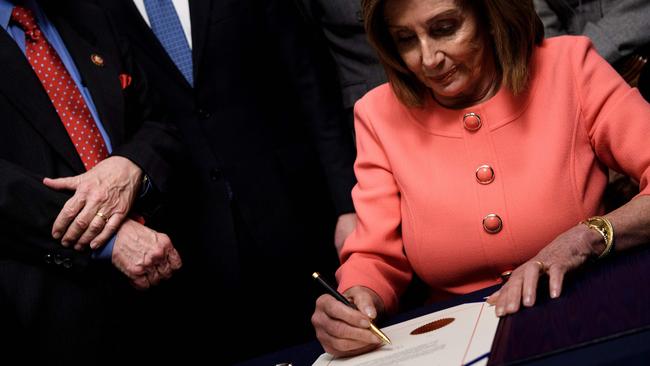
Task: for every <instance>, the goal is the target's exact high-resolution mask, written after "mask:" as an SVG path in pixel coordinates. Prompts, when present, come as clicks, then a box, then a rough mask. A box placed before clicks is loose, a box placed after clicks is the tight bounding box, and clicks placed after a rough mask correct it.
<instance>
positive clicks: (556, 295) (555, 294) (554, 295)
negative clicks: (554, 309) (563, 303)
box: [551, 290, 560, 299]
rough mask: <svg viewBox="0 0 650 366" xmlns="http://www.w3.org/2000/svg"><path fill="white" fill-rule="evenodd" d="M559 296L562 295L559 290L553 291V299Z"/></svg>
mask: <svg viewBox="0 0 650 366" xmlns="http://www.w3.org/2000/svg"><path fill="white" fill-rule="evenodd" d="M559 296H560V294H559V293H558V290H553V291H551V298H552V299H557V298H558V297H559Z"/></svg>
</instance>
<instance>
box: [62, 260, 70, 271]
mask: <svg viewBox="0 0 650 366" xmlns="http://www.w3.org/2000/svg"><path fill="white" fill-rule="evenodd" d="M63 268H67V269H69V268H72V259H70V258H65V259H64V260H63Z"/></svg>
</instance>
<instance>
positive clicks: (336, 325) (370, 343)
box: [311, 286, 384, 357]
mask: <svg viewBox="0 0 650 366" xmlns="http://www.w3.org/2000/svg"><path fill="white" fill-rule="evenodd" d="M343 295H344V296H345V297H347V298H348V299H349V300H350V302H352V303H353V304H355V305H356V307H357V308H358V309H359V310H355V309H353V308H350V307H348V306H346V305H345V304H343V303H342V302H340V301H338V300H336V299H335V298H334V297H332V296H331V295H329V294H325V295H322V296H320V297H319V298H318V300H316V310H314V314H313V315H312V316H311V322H312V324H313V325H314V328H315V329H316V337H317V338H318V340H319V341H320V343H321V345H322V346H323V348H324V349H325V352H327V353H329V354H331V355H333V356H336V357H347V356H354V355H358V354H361V353H365V352H368V351H370V350H373V349H375V348H377V347H379V346H381V345H382V341H381V340H380V339H379V338H377V336H375V335H374V334H373V333H372V332H371V331H370V329H369V327H370V322H369V320H371V319H374V318H376V317H377V313H378V312H382V311H383V308H384V305H383V301H382V300H381V298H380V297H379V295H377V293H375V292H374V291H372V290H371V289H369V288H367V287H362V286H355V287H352V288H350V289H349V290H347V291H346V292H345V293H344V294H343Z"/></svg>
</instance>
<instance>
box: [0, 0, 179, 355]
mask: <svg viewBox="0 0 650 366" xmlns="http://www.w3.org/2000/svg"><path fill="white" fill-rule="evenodd" d="M73 5H74V6H73ZM43 7H44V10H45V11H46V14H47V15H48V18H49V19H50V20H51V22H52V23H53V24H54V25H55V26H56V28H57V30H58V31H59V33H60V34H61V37H62V39H63V40H64V42H65V44H66V47H67V48H68V50H69V52H70V54H71V56H72V58H73V59H74V61H75V63H76V65H77V67H78V69H79V72H80V74H81V76H82V79H83V82H84V83H85V85H86V86H87V87H88V88H89V90H90V92H91V94H92V97H93V100H94V102H95V104H96V107H97V110H98V113H99V116H100V118H101V120H102V122H103V124H104V126H105V127H106V130H107V132H108V134H109V135H110V138H111V142H112V144H113V146H114V151H113V154H115V155H121V156H124V157H127V158H128V159H130V160H132V161H133V162H135V163H136V164H138V165H139V166H140V167H142V168H143V170H144V171H145V172H146V173H147V174H148V175H149V176H150V177H151V180H152V182H155V185H156V187H155V189H156V190H158V191H165V190H166V189H167V186H168V179H167V177H168V176H169V173H168V171H167V170H168V167H169V165H170V161H171V160H172V158H173V157H174V156H175V155H177V152H176V147H177V146H178V143H177V141H176V140H175V138H174V137H173V135H172V134H171V133H172V132H171V130H170V128H169V126H166V125H163V124H162V123H160V122H153V121H150V120H147V119H148V117H149V116H150V115H151V108H150V107H147V106H146V103H145V102H146V97H145V96H146V88H147V86H146V83H145V81H144V79H143V78H142V74H141V73H140V72H139V71H138V70H137V69H136V68H135V67H134V64H133V62H132V60H131V58H130V56H129V55H128V50H127V48H126V47H125V43H123V42H121V41H120V40H119V39H118V37H117V33H116V32H115V29H114V27H113V26H112V24H111V23H110V22H109V20H108V19H109V18H108V17H107V16H106V14H105V12H104V11H102V10H101V9H99V8H97V7H94V6H91V5H86V4H83V5H75V4H72V3H68V2H66V1H56V2H54V1H53V2H48V3H45V2H44V3H43ZM93 54H99V55H101V56H102V58H103V59H104V65H103V67H99V66H97V65H95V64H94V63H93V62H92V61H91V55H93ZM0 65H2V67H1V68H0V75H1V76H0V122H1V124H0V125H1V126H2V133H0V232H1V234H0V319H1V320H0V323H3V324H7V325H8V326H7V327H4V326H3V328H5V329H4V330H3V332H2V333H3V334H4V336H3V339H0V341H2V349H3V350H5V351H14V352H16V354H20V353H21V351H20V349H22V348H23V347H25V346H26V345H28V346H29V350H30V351H29V352H27V353H25V354H22V355H21V358H22V359H25V357H27V359H29V358H30V357H32V356H33V357H36V358H38V359H41V357H42V359H48V357H51V356H52V355H51V354H50V355H48V354H47V353H48V352H50V351H52V350H56V349H58V351H57V352H60V348H61V347H68V348H71V349H72V348H73V349H75V350H76V351H75V353H66V354H65V355H60V356H61V357H58V356H57V362H58V361H60V362H64V361H66V360H67V361H71V360H77V361H78V360H79V359H83V358H85V357H88V358H87V360H89V361H90V362H91V363H92V362H93V361H94V360H97V358H98V357H99V358H101V357H102V355H101V354H100V353H94V351H96V350H98V349H103V347H107V348H106V349H107V350H111V344H112V343H110V342H106V345H103V344H102V343H103V342H104V340H105V339H106V338H107V336H108V338H109V339H110V337H111V336H110V335H109V333H110V328H111V326H110V322H112V320H111V319H110V317H109V315H110V314H111V313H112V314H117V313H118V311H117V308H111V307H110V305H108V306H107V304H109V303H110V299H111V298H113V295H114V294H115V292H114V291H115V288H114V285H115V283H114V281H115V280H116V279H114V278H112V277H113V276H115V277H116V278H117V281H119V282H123V283H127V279H126V278H125V277H123V276H122V275H121V274H119V273H117V271H116V270H114V269H113V268H112V266H111V265H110V263H98V262H97V261H94V260H91V259H90V254H89V253H88V252H83V253H80V252H76V251H74V250H70V249H66V248H63V247H62V246H61V245H60V243H59V242H57V241H56V240H54V239H52V237H51V228H52V223H53V221H54V219H55V218H56V216H57V214H58V213H59V211H60V210H61V208H62V206H63V204H64V203H65V201H66V200H67V199H68V198H69V197H70V194H68V193H62V192H55V191H52V190H50V189H48V188H46V187H45V186H44V185H43V184H42V183H41V181H42V179H43V177H45V176H47V177H65V176H73V175H78V174H80V173H83V172H84V167H83V165H82V162H81V160H80V158H79V156H78V155H77V153H76V150H75V148H74V146H73V145H72V143H71V141H70V139H69V137H68V135H67V133H66V130H65V128H64V126H63V124H62V123H61V120H60V119H59V117H58V115H57V113H56V111H55V110H54V107H53V106H52V103H51V102H50V100H49V98H48V96H47V94H46V92H45V90H44V89H43V87H42V85H41V83H40V81H39V80H38V78H37V76H36V74H35V73H34V72H33V70H32V69H31V66H30V65H29V63H28V61H27V58H26V57H25V56H24V55H23V53H22V52H21V51H20V49H19V47H18V46H17V44H16V43H15V42H14V40H12V39H11V37H10V36H9V35H8V34H7V33H6V32H5V31H4V30H2V31H0ZM120 74H129V75H131V76H132V80H133V83H132V85H130V86H129V87H128V88H127V89H125V90H122V88H121V84H120V81H119V75H120ZM143 121H144V123H143ZM107 309H110V310H107ZM12 327H13V328H12ZM5 336H6V337H8V338H7V339H4V337H5ZM5 342H8V343H5ZM113 343H114V342H113ZM12 345H13V346H12ZM77 351H79V352H77Z"/></svg>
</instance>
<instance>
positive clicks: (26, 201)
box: [0, 160, 91, 272]
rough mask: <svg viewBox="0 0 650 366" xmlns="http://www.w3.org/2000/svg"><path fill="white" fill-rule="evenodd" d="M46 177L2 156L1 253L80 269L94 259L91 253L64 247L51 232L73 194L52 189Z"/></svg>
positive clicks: (0, 184) (0, 193)
mask: <svg viewBox="0 0 650 366" xmlns="http://www.w3.org/2000/svg"><path fill="white" fill-rule="evenodd" d="M42 181H43V177H39V176H36V175H35V174H33V173H31V172H28V171H27V170H25V169H23V168H21V167H19V166H17V165H15V164H13V163H11V162H8V161H6V160H0V231H1V232H2V235H1V237H0V243H1V244H0V254H1V256H5V255H6V256H9V257H13V258H19V259H21V260H24V261H27V262H31V263H34V264H37V265H43V264H48V265H62V266H64V267H65V268H66V269H69V270H72V271H75V272H80V271H82V270H83V269H85V268H87V266H88V264H89V263H90V261H91V259H90V253H89V252H88V251H86V252H78V251H75V250H73V249H68V248H65V247H63V246H62V245H61V243H59V241H57V240H54V238H52V232H51V230H52V224H53V223H54V219H55V218H56V216H57V215H58V213H59V212H60V211H61V208H62V207H63V205H64V204H65V202H66V201H67V200H68V199H69V198H70V194H66V193H61V192H56V191H54V190H51V189H49V188H47V187H46V186H45V185H44V184H43V183H42Z"/></svg>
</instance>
